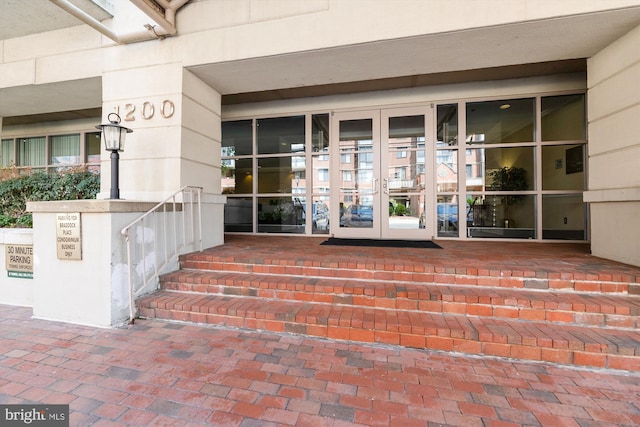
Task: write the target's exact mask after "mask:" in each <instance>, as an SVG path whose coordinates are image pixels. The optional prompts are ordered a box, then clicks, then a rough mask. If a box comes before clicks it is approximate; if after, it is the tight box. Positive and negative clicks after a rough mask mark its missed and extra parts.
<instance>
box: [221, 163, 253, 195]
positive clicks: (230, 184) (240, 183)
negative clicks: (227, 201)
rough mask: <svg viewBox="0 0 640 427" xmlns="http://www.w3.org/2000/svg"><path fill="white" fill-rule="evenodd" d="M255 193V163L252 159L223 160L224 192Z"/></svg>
mask: <svg viewBox="0 0 640 427" xmlns="http://www.w3.org/2000/svg"><path fill="white" fill-rule="evenodd" d="M251 193H253V163H252V160H251V159H223V160H222V194H251Z"/></svg>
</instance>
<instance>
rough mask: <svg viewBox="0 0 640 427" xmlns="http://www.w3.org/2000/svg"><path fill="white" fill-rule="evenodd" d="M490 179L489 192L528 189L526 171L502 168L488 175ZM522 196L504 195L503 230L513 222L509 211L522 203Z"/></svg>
mask: <svg viewBox="0 0 640 427" xmlns="http://www.w3.org/2000/svg"><path fill="white" fill-rule="evenodd" d="M489 175H490V176H491V178H492V184H491V190H493V191H525V190H528V189H529V184H528V182H527V170H526V169H523V168H517V167H506V166H505V167H502V168H500V169H496V170H494V171H492V172H490V173H489ZM524 198H525V196H523V195H509V194H506V195H504V221H505V228H509V223H511V225H513V220H512V218H511V217H510V216H509V211H510V209H511V208H512V207H513V206H515V205H517V204H518V203H521V202H523V201H524Z"/></svg>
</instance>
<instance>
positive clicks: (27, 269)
mask: <svg viewBox="0 0 640 427" xmlns="http://www.w3.org/2000/svg"><path fill="white" fill-rule="evenodd" d="M4 252H5V265H6V268H7V276H8V277H19V278H22V279H33V246H32V245H10V244H6V245H5V246H4Z"/></svg>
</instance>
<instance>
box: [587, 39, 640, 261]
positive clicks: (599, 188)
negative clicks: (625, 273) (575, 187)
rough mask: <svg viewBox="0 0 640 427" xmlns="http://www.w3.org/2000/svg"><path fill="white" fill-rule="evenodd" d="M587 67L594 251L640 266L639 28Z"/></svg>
mask: <svg viewBox="0 0 640 427" xmlns="http://www.w3.org/2000/svg"><path fill="white" fill-rule="evenodd" d="M587 67H588V68H587V71H588V90H589V92H588V102H589V108H588V117H589V168H588V172H589V187H588V191H587V192H585V194H584V200H585V201H586V202H589V203H590V206H591V251H592V253H593V254H594V255H596V256H599V257H602V258H608V259H612V260H615V261H620V262H623V263H627V264H632V265H637V266H640V121H638V117H639V116H640V27H637V28H635V29H634V30H632V31H631V32H629V33H628V34H626V35H625V36H623V37H621V38H620V39H618V40H616V41H615V42H614V43H612V44H611V45H609V46H608V47H606V48H605V49H603V50H602V51H600V52H599V53H597V54H596V55H595V56H593V57H592V58H590V59H589V60H588V62H587Z"/></svg>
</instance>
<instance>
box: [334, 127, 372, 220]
mask: <svg viewBox="0 0 640 427" xmlns="http://www.w3.org/2000/svg"><path fill="white" fill-rule="evenodd" d="M339 132H340V137H339V138H340V141H339V144H340V145H339V148H340V150H339V151H340V171H339V174H340V175H339V180H340V184H339V185H340V197H339V200H337V201H335V202H334V203H335V204H336V205H338V207H339V209H340V227H358V228H372V227H373V190H374V176H373V121H372V120H371V119H359V120H344V121H341V122H340V129H339Z"/></svg>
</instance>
